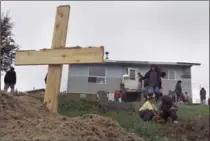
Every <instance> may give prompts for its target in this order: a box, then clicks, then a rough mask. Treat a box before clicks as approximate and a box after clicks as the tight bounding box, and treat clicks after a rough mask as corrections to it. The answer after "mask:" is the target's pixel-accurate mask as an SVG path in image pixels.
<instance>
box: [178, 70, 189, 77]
mask: <svg viewBox="0 0 210 141" xmlns="http://www.w3.org/2000/svg"><path fill="white" fill-rule="evenodd" d="M180 78H182V79H191V72H190V69H184V71H183V74H182V75H180Z"/></svg>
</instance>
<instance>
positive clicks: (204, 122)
mask: <svg viewBox="0 0 210 141" xmlns="http://www.w3.org/2000/svg"><path fill="white" fill-rule="evenodd" d="M209 128H210V125H209V116H205V117H202V118H200V119H199V120H197V121H185V122H180V123H179V124H177V125H175V124H173V125H172V124H167V125H166V126H165V127H164V128H163V130H162V133H161V134H162V135H166V136H171V137H172V138H173V139H176V140H181V141H182V140H183V141H186V140H187V141H208V140H209V138H210V133H209Z"/></svg>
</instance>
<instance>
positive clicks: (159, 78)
mask: <svg viewBox="0 0 210 141" xmlns="http://www.w3.org/2000/svg"><path fill="white" fill-rule="evenodd" d="M155 71H156V72H157V81H158V84H159V85H158V87H159V88H161V87H162V82H161V72H160V70H159V68H157V67H156V70H155ZM151 72H152V69H150V70H149V71H148V72H147V73H146V74H145V75H144V77H142V79H143V80H145V79H146V81H147V85H148V80H149V78H150V74H151Z"/></svg>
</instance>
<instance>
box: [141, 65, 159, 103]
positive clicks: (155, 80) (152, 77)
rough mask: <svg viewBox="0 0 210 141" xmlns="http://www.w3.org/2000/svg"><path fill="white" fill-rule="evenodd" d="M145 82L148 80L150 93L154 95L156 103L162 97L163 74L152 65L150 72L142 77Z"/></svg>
mask: <svg viewBox="0 0 210 141" xmlns="http://www.w3.org/2000/svg"><path fill="white" fill-rule="evenodd" d="M142 79H143V80H145V79H146V80H148V85H149V86H148V93H154V94H155V97H156V101H158V100H159V97H160V92H159V89H160V85H161V73H160V70H159V68H158V67H157V66H156V65H151V68H150V70H149V71H148V72H147V73H146V74H145V76H144V77H142Z"/></svg>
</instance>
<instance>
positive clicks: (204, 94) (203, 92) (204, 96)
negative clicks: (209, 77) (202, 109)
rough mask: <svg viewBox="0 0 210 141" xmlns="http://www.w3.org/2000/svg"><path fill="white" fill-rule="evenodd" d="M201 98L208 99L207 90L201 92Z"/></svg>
mask: <svg viewBox="0 0 210 141" xmlns="http://www.w3.org/2000/svg"><path fill="white" fill-rule="evenodd" d="M200 98H201V99H206V90H205V89H201V90H200Z"/></svg>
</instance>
